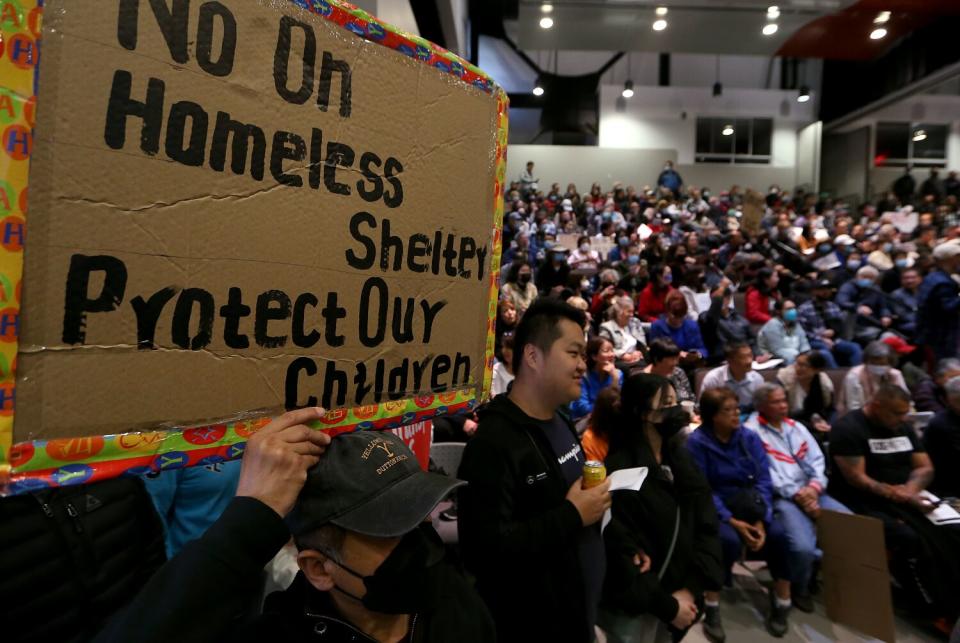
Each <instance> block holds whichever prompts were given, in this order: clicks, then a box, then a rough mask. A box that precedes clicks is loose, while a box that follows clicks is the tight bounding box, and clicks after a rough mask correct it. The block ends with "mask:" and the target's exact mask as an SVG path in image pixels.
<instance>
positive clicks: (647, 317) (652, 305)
mask: <svg viewBox="0 0 960 643" xmlns="http://www.w3.org/2000/svg"><path fill="white" fill-rule="evenodd" d="M671 290H673V286H668V287H667V288H666V289H665V290H657V289H655V288H654V285H653V282H652V281H651V282H650V283H648V284H647V287H646V288H644V289H643V290H642V291H641V292H640V295H639V296H638V297H637V317H639V318H640V319H642V320H643V321H646V322H654V321H657V319H658V318H659V317H660V315H662V314H663V313H665V312H666V311H667V309H666V306H665V305H664V304H665V301H666V299H667V295H668V294H669V293H670V291H671Z"/></svg>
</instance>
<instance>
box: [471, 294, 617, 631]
mask: <svg viewBox="0 0 960 643" xmlns="http://www.w3.org/2000/svg"><path fill="white" fill-rule="evenodd" d="M583 323H584V316H583V312H582V311H580V310H578V309H576V308H573V307H572V306H569V305H567V304H565V303H563V302H561V301H559V300H556V299H548V298H544V299H540V300H537V301H535V302H534V303H533V305H531V306H530V308H528V309H527V312H526V313H525V314H524V316H523V319H522V320H521V322H520V325H519V326H518V327H517V331H516V333H515V334H514V351H513V370H514V373H516V374H517V377H516V379H515V380H514V382H513V386H512V388H511V389H510V392H509V393H508V394H506V395H499V396H497V397H496V398H495V399H494V400H493V401H492V402H491V403H490V404H489V405H488V406H487V407H486V408H485V409H484V410H483V411H481V412H480V423H479V426H478V427H477V433H476V435H475V436H474V438H473V439H472V440H471V441H470V442H469V443H468V444H467V447H466V449H465V450H464V454H463V461H462V462H461V464H460V470H459V472H458V477H459V478H461V479H463V480H466V481H467V482H468V485H467V486H466V487H463V488H462V489H461V491H460V502H459V519H458V529H459V534H460V545H461V548H462V551H463V558H464V562H465V564H466V566H467V568H468V569H469V570H470V572H471V573H473V574H474V575H475V576H476V578H477V590H478V591H479V592H480V595H481V596H482V597H483V599H484V600H485V601H486V602H487V605H488V606H489V608H490V611H491V612H492V613H493V617H494V621H495V622H496V626H497V640H498V641H501V643H503V642H504V641H518V642H519V641H524V642H528V641H564V642H571V643H589V642H590V641H593V640H594V624H595V623H596V611H597V604H598V603H599V601H600V591H601V588H602V585H603V574H604V570H605V569H606V561H605V555H604V549H603V541H602V540H601V538H600V525H599V524H598V523H599V521H600V518H601V517H602V516H603V512H604V511H606V509H607V508H609V507H610V504H611V499H610V491H609V488H610V483H609V482H604V483H603V484H601V485H599V486H596V487H593V488H591V489H582V488H581V483H582V479H581V476H582V472H583V465H584V461H585V457H584V453H583V449H582V447H581V445H580V441H579V439H578V438H577V434H576V432H575V431H574V429H573V425H572V424H571V423H570V420H569V419H568V418H566V417H565V416H563V415H561V414H560V413H558V409H560V408H561V407H563V406H564V405H566V404H568V403H570V402H572V401H573V400H575V399H577V398H578V397H579V396H580V378H582V377H583V374H584V372H585V371H586V364H585V363H584V359H583V353H584V349H585V343H584V339H583Z"/></svg>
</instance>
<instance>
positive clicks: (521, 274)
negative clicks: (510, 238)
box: [500, 261, 538, 317]
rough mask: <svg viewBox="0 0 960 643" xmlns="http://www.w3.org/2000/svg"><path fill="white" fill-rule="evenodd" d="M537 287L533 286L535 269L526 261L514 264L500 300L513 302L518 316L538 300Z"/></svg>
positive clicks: (501, 291) (501, 292) (508, 274)
mask: <svg viewBox="0 0 960 643" xmlns="http://www.w3.org/2000/svg"><path fill="white" fill-rule="evenodd" d="M537 294H538V293H537V287H536V286H535V285H533V269H532V268H531V267H530V264H529V263H527V262H526V261H523V262H519V263H514V264H513V265H512V266H511V267H510V272H509V273H507V281H506V283H505V284H503V288H501V289H500V298H501V299H505V300H507V301H509V302H511V303H512V304H513V305H514V307H515V308H516V309H517V314H518V315H519V316H521V317H522V316H523V313H524V312H525V311H526V310H527V308H529V307H530V304H532V303H533V300H534V299H536V298H537Z"/></svg>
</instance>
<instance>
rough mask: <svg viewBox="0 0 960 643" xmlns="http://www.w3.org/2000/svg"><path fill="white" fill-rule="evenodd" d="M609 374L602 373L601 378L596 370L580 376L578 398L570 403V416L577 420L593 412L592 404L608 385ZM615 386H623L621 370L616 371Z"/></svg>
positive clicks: (610, 377)
mask: <svg viewBox="0 0 960 643" xmlns="http://www.w3.org/2000/svg"><path fill="white" fill-rule="evenodd" d="M611 379H612V376H611V375H606V374H604V377H603V379H600V375H598V374H597V372H596V371H588V372H587V374H586V375H584V376H583V377H581V378H580V399H579V400H576V401H575V402H573V403H572V404H571V405H570V417H572V418H573V419H575V420H579V419H580V418H582V417H585V416H587V415H590V414H591V413H593V405H594V403H595V402H596V401H597V395H599V394H600V391H602V390H603V389H605V388H607V387H608V386H610V380H611ZM617 386H619V387H620V388H623V371H620V370H618V371H617Z"/></svg>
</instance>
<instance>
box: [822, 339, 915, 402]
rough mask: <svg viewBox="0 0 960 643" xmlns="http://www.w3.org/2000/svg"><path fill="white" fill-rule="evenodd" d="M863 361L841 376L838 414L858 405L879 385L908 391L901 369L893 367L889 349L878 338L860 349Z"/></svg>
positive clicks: (865, 400)
mask: <svg viewBox="0 0 960 643" xmlns="http://www.w3.org/2000/svg"><path fill="white" fill-rule="evenodd" d="M863 362H864V363H863V364H861V365H860V366H854V367H853V368H851V369H850V370H849V371H847V375H846V377H844V378H843V388H842V390H841V393H840V399H839V404H838V405H837V410H838V412H839V414H840V415H842V414H844V413H846V412H848V411H855V410H857V409H861V408H863V407H864V405H866V403H867V402H868V401H869V400H870V399H871V398H872V397H873V394H874V393H875V392H876V391H877V389H879V388H880V386H882V385H893V386H898V387H900V388H902V389H903V390H904V391H907V392H908V393H909V391H910V389H908V388H907V383H906V381H905V380H904V379H903V373H901V372H900V371H899V370H897V369H895V368H893V367H892V366H891V364H892V363H893V351H892V349H891V348H890V346H888V345H887V344H885V343H883V342H881V341H873V342H870V344H869V345H867V348H866V349H865V350H864V351H863Z"/></svg>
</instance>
